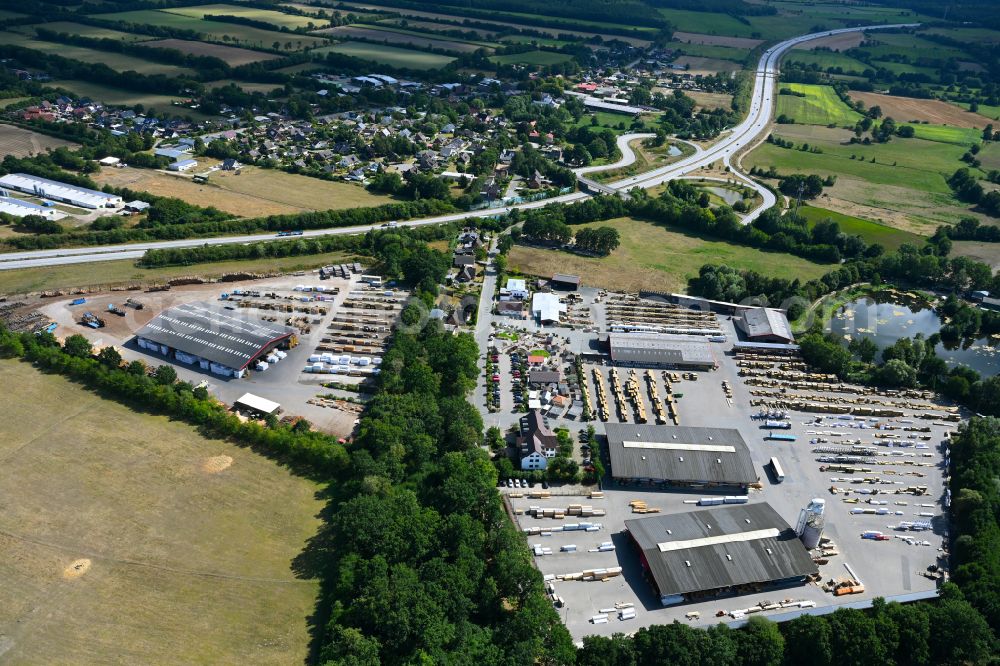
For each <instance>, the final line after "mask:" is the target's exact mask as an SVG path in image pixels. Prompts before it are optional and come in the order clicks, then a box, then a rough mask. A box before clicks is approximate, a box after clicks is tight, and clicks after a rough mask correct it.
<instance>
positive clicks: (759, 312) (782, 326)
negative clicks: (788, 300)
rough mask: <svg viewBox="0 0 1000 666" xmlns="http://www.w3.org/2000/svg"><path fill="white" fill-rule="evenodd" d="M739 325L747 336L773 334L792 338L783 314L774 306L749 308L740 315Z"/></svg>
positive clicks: (787, 338)
mask: <svg viewBox="0 0 1000 666" xmlns="http://www.w3.org/2000/svg"><path fill="white" fill-rule="evenodd" d="M739 323H740V327H741V328H742V329H743V331H744V332H745V333H746V334H747V336H748V337H751V338H755V337H758V336H762V335H775V336H778V337H781V338H785V339H786V340H794V339H795V337H794V336H793V335H792V329H791V327H790V326H789V325H788V319H787V318H786V317H785V315H784V314H783V313H782V312H780V311H778V310H775V309H774V308H749V309H747V310H744V311H743V314H742V315H741V316H740V320H739Z"/></svg>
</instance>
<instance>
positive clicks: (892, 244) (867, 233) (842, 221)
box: [799, 205, 924, 250]
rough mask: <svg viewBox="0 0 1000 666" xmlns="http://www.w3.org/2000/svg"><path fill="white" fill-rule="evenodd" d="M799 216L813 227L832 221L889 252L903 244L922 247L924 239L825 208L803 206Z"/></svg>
mask: <svg viewBox="0 0 1000 666" xmlns="http://www.w3.org/2000/svg"><path fill="white" fill-rule="evenodd" d="M799 214H800V215H801V216H802V217H804V218H806V219H807V220H808V221H809V226H810V227H812V226H813V225H815V224H816V223H817V222H819V221H821V220H826V219H830V220H833V221H834V222H836V223H837V224H838V225H840V230H841V231H842V232H844V233H845V234H849V235H852V236H861V237H862V238H863V239H864V240H865V242H867V243H878V244H879V245H881V246H882V247H884V248H885V249H887V250H895V249H896V248H897V247H899V246H900V245H902V244H903V243H910V244H911V245H917V246H921V245H923V243H924V238H923V237H922V236H918V235H917V234H914V233H910V232H909V231H903V230H901V229H895V228H893V227H890V226H888V225H885V224H881V223H879V222H873V221H871V220H864V219H861V218H860V217H853V216H851V215H844V214H843V213H838V212H836V211H832V210H826V209H825V208H815V207H813V206H809V205H803V206H802V207H801V208H799Z"/></svg>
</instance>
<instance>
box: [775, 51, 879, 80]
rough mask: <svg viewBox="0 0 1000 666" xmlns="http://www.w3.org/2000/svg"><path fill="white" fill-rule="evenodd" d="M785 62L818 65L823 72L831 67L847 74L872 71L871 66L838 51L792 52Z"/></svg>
mask: <svg viewBox="0 0 1000 666" xmlns="http://www.w3.org/2000/svg"><path fill="white" fill-rule="evenodd" d="M784 61H785V62H800V63H802V64H804V65H816V66H817V67H819V68H820V69H821V70H823V71H826V70H827V68H829V67H835V68H836V67H839V68H840V69H841V70H842V71H843V72H844V73H845V74H850V73H856V74H861V73H863V72H864V71H865V70H866V69H871V67H870V66H869V65H866V64H865V63H863V62H861V61H860V60H856V59H854V58H852V57H851V56H848V55H844V54H843V53H838V52H836V51H797V50H792V51H789V52H788V55H786V56H785V58H784Z"/></svg>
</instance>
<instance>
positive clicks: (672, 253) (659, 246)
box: [509, 217, 834, 291]
mask: <svg viewBox="0 0 1000 666" xmlns="http://www.w3.org/2000/svg"><path fill="white" fill-rule="evenodd" d="M603 226H610V227H614V228H615V229H617V230H618V232H619V233H620V234H621V246H620V247H619V248H618V249H617V250H615V251H614V252H613V253H612V254H611V256H609V257H604V258H599V259H598V258H592V257H580V256H577V255H575V254H569V253H567V252H560V251H557V250H544V249H539V248H529V247H524V246H521V245H515V246H514V249H512V250H511V252H510V260H509V264H510V267H511V268H512V269H516V270H519V271H520V272H522V273H525V274H528V275H551V274H552V267H553V266H559V270H561V271H565V272H567V273H574V274H577V275H586V276H587V278H586V280H587V283H588V284H590V285H594V286H597V287H604V288H607V289H614V290H616V291H617V290H622V291H638V290H639V289H653V290H661V291H682V290H684V288H685V287H686V286H687V281H688V278H691V277H694V276H696V275H697V274H698V269H700V268H701V267H702V266H703V265H704V264H708V263H724V264H726V265H728V266H733V267H736V268H749V269H752V270H755V271H759V272H761V273H764V274H766V275H769V276H772V277H781V278H788V279H792V278H798V279H801V280H803V281H805V280H810V279H812V278H815V277H819V276H820V275H823V274H824V273H826V272H827V271H829V270H831V269H832V268H834V266H833V265H824V264H816V263H813V262H811V261H807V260H805V259H800V258H799V257H795V256H792V255H789V254H783V253H779V252H762V251H761V250H756V249H753V248H749V247H744V246H742V245H734V244H731V243H726V242H723V241H719V240H714V239H711V238H708V237H703V236H699V235H696V234H693V233H689V232H685V231H681V230H673V229H669V228H667V227H664V226H660V225H655V224H652V223H650V222H646V221H643V220H637V219H634V218H628V217H622V218H617V219H614V220H605V221H601V222H594V223H592V224H585V225H580V226H579V227H574V230H579V229H581V228H584V227H603Z"/></svg>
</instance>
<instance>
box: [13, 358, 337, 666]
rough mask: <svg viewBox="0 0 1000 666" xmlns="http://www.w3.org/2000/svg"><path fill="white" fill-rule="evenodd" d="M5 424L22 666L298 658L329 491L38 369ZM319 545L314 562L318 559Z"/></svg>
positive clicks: (16, 656) (24, 366) (17, 380)
mask: <svg viewBox="0 0 1000 666" xmlns="http://www.w3.org/2000/svg"><path fill="white" fill-rule="evenodd" d="M0 380H2V381H3V383H4V384H5V385H7V386H16V387H17V397H16V398H15V399H9V400H6V401H5V402H4V418H3V419H2V420H0V456H2V458H3V466H2V468H0V503H2V505H3V507H4V510H3V518H2V521H0V525H2V531H0V579H2V580H3V589H4V603H3V604H2V606H0V634H2V635H3V636H4V643H3V646H4V656H3V660H4V662H5V663H8V664H69V663H76V664H81V663H89V664H110V663H132V664H165V663H183V664H208V663H212V664H274V665H284V664H299V663H304V662H305V661H306V660H307V657H308V651H309V640H310V619H311V615H312V613H313V611H314V610H315V604H316V599H317V596H318V595H319V582H318V580H317V576H318V573H319V572H317V571H315V570H314V568H313V567H312V566H311V565H310V564H309V562H308V560H309V559H310V556H313V557H314V554H313V553H312V552H311V551H310V552H307V551H306V549H307V548H308V544H309V541H310V539H312V538H313V537H315V536H316V534H317V532H318V531H319V529H320V528H321V526H322V523H321V520H320V518H319V517H318V515H319V514H320V513H321V511H322V510H323V508H324V503H323V500H322V499H321V497H322V493H323V492H324V490H323V488H322V487H321V486H319V485H318V484H316V483H314V482H312V481H310V480H307V479H305V478H302V477H299V476H295V475H293V474H292V473H291V472H289V470H288V469H287V467H285V466H284V465H281V464H279V463H277V462H275V461H272V460H269V459H267V458H265V457H263V456H261V455H259V454H257V453H255V452H254V451H252V450H250V449H249V448H246V447H242V446H239V445H238V444H236V443H233V442H227V441H222V440H217V439H206V438H205V437H202V436H201V435H200V434H199V433H198V431H197V430H196V429H195V428H194V427H191V426H188V425H185V424H183V423H180V422H177V421H173V420H171V419H169V418H167V417H165V416H157V415H153V414H148V413H144V412H140V411H134V410H132V409H129V408H128V407H125V406H123V405H120V404H118V403H116V402H111V401H108V400H102V399H101V397H100V396H99V395H97V394H95V393H92V392H90V391H87V390H84V389H83V388H81V387H80V386H78V385H76V384H74V383H72V382H70V381H68V380H67V379H64V378H63V377H60V376H58V375H53V374H44V373H42V372H40V371H38V370H37V369H35V368H34V367H32V366H31V365H30V364H28V363H23V362H20V361H12V360H5V361H0ZM303 554H305V556H303Z"/></svg>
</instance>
